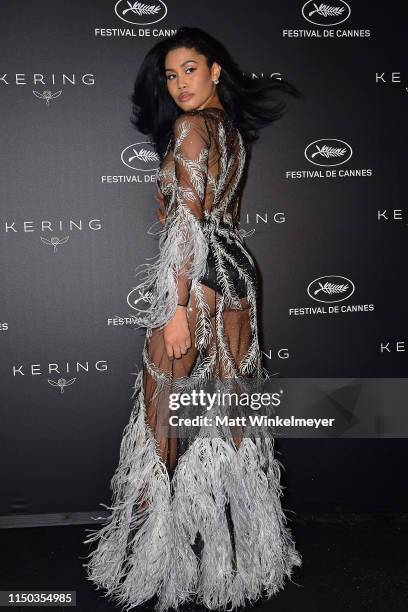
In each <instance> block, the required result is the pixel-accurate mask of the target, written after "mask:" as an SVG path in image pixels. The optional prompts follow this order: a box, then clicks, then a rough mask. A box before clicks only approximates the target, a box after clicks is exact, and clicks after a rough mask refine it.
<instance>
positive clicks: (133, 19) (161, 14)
mask: <svg viewBox="0 0 408 612" xmlns="http://www.w3.org/2000/svg"><path fill="white" fill-rule="evenodd" d="M115 13H116V15H117V16H118V17H119V19H122V21H125V22H126V23H131V24H133V25H150V24H152V23H157V22H158V21H161V20H162V19H164V18H165V16H166V15H167V6H166V5H165V4H164V2H162V1H161V0H156V1H155V2H150V3H149V4H146V3H145V2H129V0H127V1H125V0H119V2H117V3H116V4H115Z"/></svg>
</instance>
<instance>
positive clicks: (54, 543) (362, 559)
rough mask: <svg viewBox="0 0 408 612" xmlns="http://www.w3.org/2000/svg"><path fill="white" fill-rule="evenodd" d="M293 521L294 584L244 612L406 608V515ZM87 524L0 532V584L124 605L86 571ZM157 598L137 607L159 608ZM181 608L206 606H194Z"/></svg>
mask: <svg viewBox="0 0 408 612" xmlns="http://www.w3.org/2000/svg"><path fill="white" fill-rule="evenodd" d="M290 527H291V530H292V533H293V536H294V539H295V541H296V545H297V549H298V550H299V552H300V553H301V555H302V557H303V567H302V568H295V573H294V575H293V580H294V582H295V583H296V584H294V583H291V582H287V584H286V588H285V589H284V590H282V591H281V592H280V593H278V594H277V595H276V596H275V597H273V598H272V599H270V600H262V601H258V602H257V603H256V604H254V605H253V606H252V607H247V608H245V609H246V610H254V611H256V612H268V611H273V612H346V611H349V610H351V611H352V612H360V611H367V612H394V611H395V612H396V611H398V612H403V611H404V612H405V611H408V560H407V548H408V518H407V516H406V515H377V516H373V515H363V516H360V515H348V516H339V515H315V516H312V515H310V516H308V517H305V516H303V517H302V516H297V517H296V519H292V520H291V522H290ZM86 528H91V529H95V524H92V525H83V526H79V527H78V526H75V527H73V526H67V527H52V528H51V527H50V528H45V527H42V528H24V529H4V530H2V531H0V537H1V543H0V544H1V545H0V555H1V561H0V568H1V569H0V590H7V589H14V590H17V589H18V590H23V589H24V590H58V589H63V590H73V591H76V593H77V606H76V608H73V609H76V610H78V611H80V612H95V611H101V612H102V611H110V610H112V611H113V610H118V611H119V610H120V608H119V607H115V605H114V604H113V603H112V602H109V601H108V599H107V598H105V597H104V596H103V592H102V591H101V590H99V591H96V589H95V588H94V586H93V584H92V583H91V582H90V581H89V580H86V578H85V576H84V569H83V567H82V563H83V562H84V558H85V557H86V555H87V554H88V552H89V550H90V549H89V545H88V546H86V545H84V544H83V540H84V539H85V537H86V533H85V531H84V530H85V529H86ZM153 603H154V602H151V605H146V606H143V607H142V606H139V607H137V608H133V609H134V610H135V611H137V612H142V611H143V612H144V611H146V610H153ZM13 609H17V610H27V609H29V608H27V607H21V608H16V607H13ZM36 609H40V608H36ZM41 609H47V608H41ZM51 609H53V610H58V609H61V608H55V607H53V608H51ZM67 609H68V608H67ZM181 610H182V612H192V611H194V612H201V611H203V610H206V609H205V608H202V607H200V606H196V605H193V604H190V605H188V606H184V607H183V608H182V609H181ZM242 610H243V609H241V612H242Z"/></svg>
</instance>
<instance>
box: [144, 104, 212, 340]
mask: <svg viewBox="0 0 408 612" xmlns="http://www.w3.org/2000/svg"><path fill="white" fill-rule="evenodd" d="M173 142H174V144H173V156H174V166H175V177H174V182H173V185H172V189H171V193H170V198H169V201H168V202H167V209H166V218H165V220H164V223H163V228H162V230H161V231H160V239H159V253H158V255H157V256H156V261H154V262H153V263H150V262H149V263H144V264H141V266H139V268H141V270H139V271H138V272H137V274H142V273H143V274H144V277H145V278H144V281H143V282H142V283H140V284H139V285H137V286H136V287H134V291H135V293H136V295H137V294H139V295H141V296H146V299H143V300H139V301H138V302H137V304H135V305H134V309H135V311H136V312H137V314H136V315H133V317H134V319H135V320H136V321H137V323H138V325H141V326H143V327H149V328H157V327H159V328H162V327H164V326H166V325H167V324H168V323H169V322H170V321H171V320H172V319H173V317H174V316H175V315H176V313H177V316H178V317H180V315H178V313H179V312H181V313H182V314H183V315H184V317H185V318H186V313H185V312H183V311H184V310H185V309H183V308H182V307H181V306H179V305H183V306H186V305H187V304H188V300H189V295H190V288H191V283H192V280H193V279H199V278H201V277H202V276H203V275H204V274H205V270H206V263H207V256H208V240H207V238H206V236H205V235H204V231H203V218H204V201H205V191H206V185H207V176H208V155H209V147H210V137H209V133H208V130H207V126H206V122H205V119H204V117H203V116H201V115H199V114H191V113H183V114H182V115H180V116H179V117H178V118H177V119H176V121H175V123H174V126H173ZM159 220H160V219H159ZM142 301H143V304H142ZM179 340H181V341H183V340H185V335H184V334H183V337H180V338H179ZM175 344H177V342H175ZM184 346H186V344H182V345H181V348H183V347H184Z"/></svg>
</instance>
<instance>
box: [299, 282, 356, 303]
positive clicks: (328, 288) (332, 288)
mask: <svg viewBox="0 0 408 612" xmlns="http://www.w3.org/2000/svg"><path fill="white" fill-rule="evenodd" d="M354 290H355V286H354V283H353V282H352V281H351V280H350V279H348V278H346V277H345V276H337V275H330V276H320V277H319V278H316V279H315V280H313V281H312V282H311V283H309V285H308V287H307V293H308V294H309V296H310V297H311V298H312V300H316V302H324V303H325V304H332V303H333V302H343V301H344V300H347V299H348V298H349V297H350V296H352V295H353V293H354ZM317 296H318V297H317Z"/></svg>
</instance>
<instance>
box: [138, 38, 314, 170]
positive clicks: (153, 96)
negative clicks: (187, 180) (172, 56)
mask: <svg viewBox="0 0 408 612" xmlns="http://www.w3.org/2000/svg"><path fill="white" fill-rule="evenodd" d="M180 47H186V48H188V49H195V50H196V51H197V53H200V54H202V55H205V57H206V60H207V65H208V67H209V68H211V66H212V64H213V62H217V63H218V64H220V66H221V74H220V77H219V84H218V85H217V91H218V96H219V99H220V101H221V103H222V105H223V107H224V109H225V110H226V112H227V113H228V115H229V116H230V118H231V119H232V120H233V121H234V123H235V125H236V126H237V128H238V129H239V131H240V132H241V134H242V137H243V139H244V141H245V142H246V144H247V145H250V144H252V143H253V142H255V141H256V140H258V138H259V130H260V129H261V128H263V127H264V126H266V125H268V124H270V123H272V122H273V121H276V120H277V119H279V118H280V117H281V116H282V115H283V114H284V112H285V108H286V102H285V101H283V100H281V101H279V102H278V103H276V104H273V105H271V104H270V102H271V101H275V100H276V98H275V97H274V94H275V93H276V92H278V91H280V92H283V93H288V94H290V95H292V96H295V97H303V94H302V93H301V92H300V91H298V89H296V87H295V86H294V85H292V84H291V83H290V82H289V81H286V80H285V79H278V78H276V77H271V78H265V77H263V78H259V79H253V78H251V77H250V76H247V75H245V74H243V71H242V70H241V69H240V67H239V66H238V65H237V63H236V62H235V61H234V59H233V58H232V57H231V55H230V54H229V52H228V51H227V50H226V48H225V47H224V45H223V44H222V43H220V42H219V41H218V40H216V39H215V38H214V37H213V36H211V35H210V34H208V33H207V32H205V31H204V30H201V29H200V28H190V27H181V28H179V29H178V30H177V32H176V34H174V35H173V36H171V37H168V38H166V39H164V40H162V41H160V42H158V43H157V44H156V45H155V46H154V47H153V48H152V49H151V50H150V51H149V52H148V53H147V55H146V57H145V58H144V60H143V62H142V65H141V66H140V69H139V72H138V74H137V76H136V80H135V84H134V90H133V94H132V95H131V97H130V100H131V102H132V103H133V113H132V117H131V122H132V124H133V125H134V126H135V127H136V129H137V130H138V131H139V132H141V133H142V134H149V135H150V136H151V138H152V140H153V142H154V145H155V148H156V151H157V152H158V154H159V156H160V157H161V158H162V157H163V155H164V152H165V149H166V147H167V144H168V141H169V138H170V135H171V130H172V125H173V123H174V121H175V119H176V118H177V117H178V116H179V115H180V114H181V113H182V112H183V111H182V109H180V107H178V106H177V104H176V103H175V102H174V100H173V98H172V97H171V96H170V94H169V92H168V90H167V84H166V76H165V58H166V55H167V53H168V52H169V51H171V50H173V49H178V48H180Z"/></svg>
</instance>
